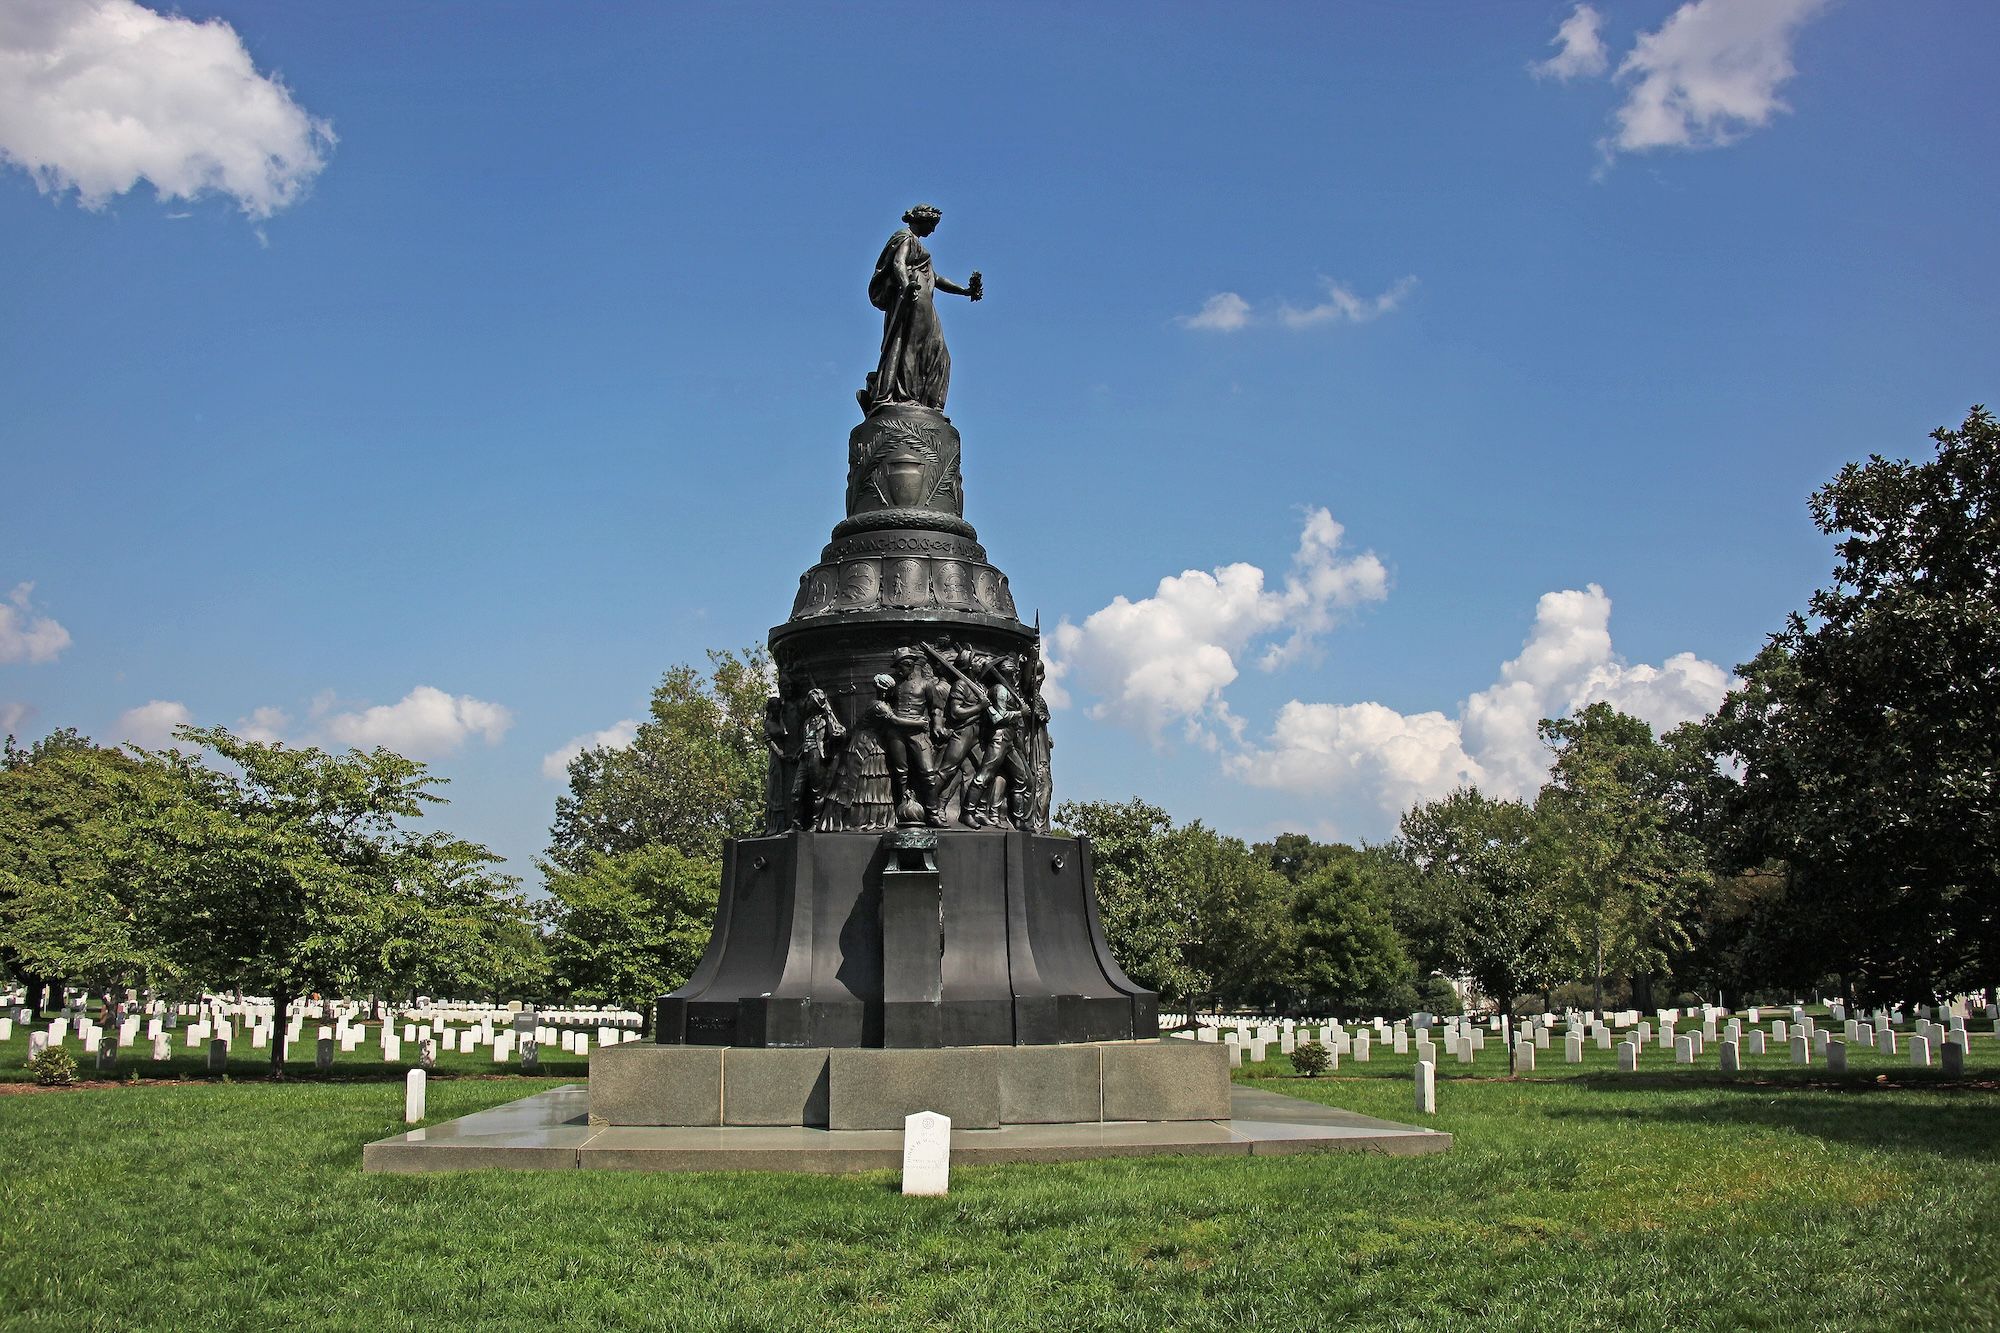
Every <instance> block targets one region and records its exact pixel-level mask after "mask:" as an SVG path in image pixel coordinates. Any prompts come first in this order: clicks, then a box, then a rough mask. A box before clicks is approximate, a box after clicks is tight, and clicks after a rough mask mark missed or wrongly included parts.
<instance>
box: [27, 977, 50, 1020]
mask: <svg viewBox="0 0 2000 1333" xmlns="http://www.w3.org/2000/svg"><path fill="white" fill-rule="evenodd" d="M48 990H49V983H48V982H47V981H46V980H44V979H43V978H41V977H31V978H30V979H29V981H28V1011H29V1012H30V1013H32V1014H33V1015H34V1016H35V1017H36V1018H40V1017H41V1016H42V1000H43V998H44V997H45V996H47V994H48Z"/></svg>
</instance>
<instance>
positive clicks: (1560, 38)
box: [1528, 5, 1611, 83]
mask: <svg viewBox="0 0 2000 1333" xmlns="http://www.w3.org/2000/svg"><path fill="white" fill-rule="evenodd" d="M1603 27H1604V16H1603V15H1602V14H1600V13H1598V12H1597V11H1596V10H1595V9H1593V8H1591V7H1590V6H1589V5H1578V6H1577V7H1576V8H1575V9H1572V10H1571V11H1570V14H1569V17H1568V18H1566V19H1564V20H1563V21H1562V26H1561V27H1559V28H1557V29H1556V35H1555V36H1554V37H1551V38H1550V39H1549V45H1551V46H1553V47H1556V48H1557V50H1556V53H1555V54H1554V55H1552V56H1550V57H1549V58H1548V59H1547V60H1539V61H1536V62H1534V63H1532V64H1530V65H1529V66H1528V69H1529V70H1530V71H1531V72H1532V73H1533V74H1534V76H1535V77H1536V78H1538V79H1556V80H1559V81H1561V82H1565V83H1566V82H1568V81H1569V80H1571V79H1575V78H1595V77H1597V76H1598V75H1600V74H1602V73H1604V71H1605V70H1607V69H1609V68H1611V53H1610V52H1609V51H1608V50H1606V49H1605V46H1604V38H1603V36H1602V35H1601V30H1602V29H1603Z"/></svg>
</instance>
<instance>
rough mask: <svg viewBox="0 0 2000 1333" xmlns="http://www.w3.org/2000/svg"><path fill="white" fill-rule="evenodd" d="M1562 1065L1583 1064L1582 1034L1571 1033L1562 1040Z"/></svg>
mask: <svg viewBox="0 0 2000 1333" xmlns="http://www.w3.org/2000/svg"><path fill="white" fill-rule="evenodd" d="M1563 1063H1564V1064H1569V1065H1580V1064H1582V1063H1583V1034H1582V1033H1581V1032H1572V1033H1570V1034H1569V1035H1568V1036H1567V1037H1564V1038H1563Z"/></svg>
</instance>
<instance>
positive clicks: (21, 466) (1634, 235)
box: [0, 0, 2000, 877]
mask: <svg viewBox="0 0 2000 1333" xmlns="http://www.w3.org/2000/svg"><path fill="white" fill-rule="evenodd" d="M1996 36H2000V10H1996V9H1995V8H1994V7H1992V6H1987V5H1967V4H1929V3H1899V4H1893V5H1892V4H1870V3H1862V2H1861V0H1830V2H1828V3H1811V0H1697V2H1696V3H1689V4H1685V5H1683V4H1679V3H1676V2H1675V0H1660V2H1658V3H1654V2H1651V0H1646V2H1635V3H1629V4H1626V3H1615V4H1614V3H1600V4H1599V5H1597V6H1596V7H1595V8H1590V7H1583V8H1582V10H1581V12H1579V7H1577V6H1575V5H1573V4H1568V3H1564V4H1555V5H1542V4H1535V3H1526V4H1508V5H1471V4H1441V3H1440V4H1428V3H1423V4H1420V3H1411V4H1399V5H1388V4H1380V5H1366V6H1362V5H1333V4H1328V5H1320V6H1278V5H1269V6H1241V5H1237V6H1213V5H1162V6H1153V7H1145V8H1141V7H1136V6H1089V7H1085V6H1058V5H1039V4H1008V5H1004V6H1001V5H977V6H938V5H930V6H916V5H891V4H873V5H866V6H860V5H840V6H831V5H829V6H804V5H774V6H762V7H751V6H741V7H727V8H725V7H720V6H716V7H692V6H680V5H664V4H660V5H654V4H646V5H626V6H619V5H606V6H593V7H588V8H585V9H581V10H579V9H576V8H574V7H569V6H555V5H527V4H482V5H479V6H470V5H434V6H406V5H374V4H356V3H341V4H337V5H335V4H316V3H297V4H286V5H264V4H259V5H250V4H235V3H223V4H213V3H192V4H189V5H187V6H186V7H185V8H183V9H182V10H180V11H177V12H174V13H172V14H170V15H165V16H163V15H158V14H154V13H153V12H152V11H147V10H142V9H140V8H139V7H138V6H137V5H136V4H134V3H132V0H28V3H26V4H25V5H20V6H9V11H8V13H7V14H6V15H4V16H0V154H4V157H5V161H6V165H4V166H0V251H4V254H5V256H6V259H5V263H6V265H7V270H8V272H7V278H8V288H9V293H8V295H9V299H8V302H7V306H6V312H7V313H6V316H5V318H4V319H0V388H4V392H5V398H6V404H7V411H6V412H5V414H4V416H0V464H4V470H3V471H0V478H4V486H5V493H6V495H7V497H8V500H9V501H10V503H8V505H7V506H6V515H7V521H6V522H5V524H4V526H0V597H4V601H0V722H8V723H9V724H10V725H11V729H12V730H14V731H15V732H17V733H18V734H20V735H21V736H22V737H23V738H28V737H33V736H37V735H40V734H42V733H44V732H45V731H47V730H48V729H50V728H53V727H56V726H62V725H73V726H77V727H80V728H81V729H83V730H84V731H86V732H88V733H90V734H92V735H94V736H96V737H98V738H99V739H102V740H107V741H109V740H118V739H126V738H130V739H134V740H141V741H148V742H151V741H156V740H157V739H158V738H159V729H160V728H161V726H162V725H164V724H166V723H168V722H171V721H172V720H174V719H175V718H180V717H185V718H189V719H192V720H195V721H199V722H202V723H223V724H229V725H239V724H240V725H243V726H246V727H248V728H250V729H252V730H254V731H256V732H258V733H259V734H272V735H278V736H283V737H284V738H286V739H288V740H292V741H297V742H309V743H320V744H341V743H347V742H371V741H378V740H379V741H385V742H388V743H395V744H399V745H401V746H403V747H404V748H407V749H409V750H411V751H413V752H415V753H418V754H420V755H421V756H423V757H425V758H427V759H429V760H431V761H432V762H434V763H435V765H436V767H437V768H438V770H439V771H440V772H442V773H444V774H446V775H447V776H449V777H450V778H451V779H452V785H451V787H450V788H449V790H448V794H449V795H450V796H451V797H452V799H453V804H452V806H451V807H450V808H449V809H448V810H446V811H445V812H444V814H443V815H442V819H443V821H444V822H445V823H446V824H447V825H448V826H450V827H453V828H455V829H457V830H460V831H462V832H464V833H466V834H468V835H469V836H472V837H476V838H479V839H481V840H484V841H486V842H488V843H489V844H491V845H492V846H494V847H495V848H496V849H497V850H500V851H502V852H504V853H506V854H507V855H508V856H509V857H510V858H511V862H512V865H513V868H515V869H516V870H518V871H520V872H521V873H524V874H529V875H530V876H531V877H532V867H531V864H530V862H531V859H532V857H533V855H534V854H535V853H536V852H537V851H538V850H539V848H540V847H541V845H542V844H543V842H544V840H545V836H546V830H547V826H548V823H549V819H550V816H551V813H552V809H553V802H554V799H555V797H556V795H557V794H558V792H559V790H560V784H559V783H558V782H555V781H552V780H550V779H549V778H548V777H547V776H545V773H544V767H545V759H546V757H547V756H549V755H550V754H552V753H556V752H558V751H560V750H561V749H562V747H564V746H565V745H566V744H569V743H571V742H573V741H574V740H575V739H576V738H578V737H583V736H588V735H592V734H597V733H604V732H608V733H610V734H612V735H614V736H615V735H616V734H617V733H616V728H617V724H619V723H620V722H621V721H622V720H624V719H629V718H632V717H635V716H640V715H642V714H643V709H644V704H645V700H646V698H647V696H648V694H649V692H650V689H651V687H652V685H653V684H654V683H655V682H656V681H657V679H658V677H659V675H660V673H661V672H662V670H664V669H665V668H666V667H667V666H669V665H670V664H672V663H675V662H680V661H689V660H700V657H701V654H702V652H703V650H705V649H707V648H709V647H727V646H741V645H746V644H750V643H754V642H759V641H761V640H762V639H763V637H764V635H765V633H766V631H767V630H768V629H769V627H770V626H771V625H772V624H774V623H776V622H777V621H778V620H779V619H781V618H782V617H783V615H784V614H785V613H786V611H787V610H788V609H789V605H790V598H791V595H792V592H793V590H794V588H795V586H796V581H797V577H798V574H799V572H800V571H801V570H802V569H804V568H805V567H806V566H807V565H809V564H810V563H811V562H812V561H813V560H814V559H815V557H816V554H817V552H818V550H819V548H820V546H821V544H822V543H823V542H824V541H825V539H826V536H827V532H828V529H829V528H830V527H831V525H832V524H833V522H834V521H835V520H837V519H838V518H839V517H840V510H839V506H840V497H841V486H842V478H843V472H844V466H845V436H846V432H847V430H848V429H849V427H850V426H851V425H852V424H853V422H854V419H855V408H854V401H853V391H854V389H855V387H856V386H857V385H858V384H859V382H860V377H861V375H862V374H863V372H864V371H865V370H866V369H868V368H869V367H870V366H871V365H872V362H873V359H874V355H875V341H876V339H877V337H878V334H879V328H878V325H877V320H878V318H879V317H878V316H877V315H876V313H875V312H874V311H872V310H871V309H870V308H869V307H868V304H867V300H866V295H865V288H866V281H867V276H868V272H869V269H870V267H871V265H872V263H873V260H874V256H875V253H876V251H877V250H878V249H879V248H880V246H881V244H882V242H883V241H884V239H886V237H887V236H888V234H889V233H890V232H891V231H892V230H894V228H895V227H896V225H897V221H896V219H897V216H898V215H899V214H900V213H901V212H902V210H903V209H904V208H906V207H908V206H909V205H910V204H911V203H914V202H917V201H919V200H930V201H934V202H936V203H937V204H939V205H940V206H941V207H942V208H943V209H944V213H945V217H944V222H943V225H942V226H941V228H940V229H939V231H938V233H937V235H936V237H935V238H934V239H933V242H932V246H931V248H932V251H933V253H934V254H935V255H936V257H937V262H938V266H939V268H940V270H941V271H943V272H944V273H946V274H948V275H950V276H953V277H957V278H961V279H962V278H963V277H964V276H965V275H966V273H967V272H968V271H970V270H971V269H974V268H977V269H980V270H982V271H983V273H984V275H985V279H986V289H987V299H986V300H985V301H984V302H982V303H980V304H979V305H977V306H970V305H967V304H965V303H963V302H953V303H951V304H950V305H948V306H947V307H945V308H944V310H943V317H944V320H945V327H946V332H947V336H948V337H949V339H950V342H951V346H952V351H953V357H954V361H955V365H956V373H955V378H954V382H953V392H952V398H951V403H950V409H949V410H950V412H951V414H952V417H953V420H954V421H955V423H956V424H957V425H958V426H959V428H960V430H961V432H962V434H963V436H964V440H965V449H966V455H965V457H966V463H965V467H966V486H967V516H968V517H969V518H970V519H971V520H972V521H973V522H974V523H975V524H977V525H978V527H979V529H980V532H981V536H982V539H983V540H984V541H985V543H986V545H987V547H988V549H989V550H990V552H991V553H992V555H993V557H994V558H995V560H996V562H997V563H998V564H1000V566H1001V567H1002V568H1004V569H1005V570H1006V571H1007V572H1008V574H1009V576H1010V578H1011V580H1012V584H1013V588H1014V590H1015V593H1016V596H1017V599H1018V600H1019V601H1020V603H1021V606H1022V609H1023V612H1024V614H1031V613H1032V612H1033V611H1034V610H1035V609H1036V608H1039V611H1040V615H1041V619H1042V623H1043V625H1044V627H1045V628H1046V629H1048V630H1049V631H1050V641H1051V651H1052V654H1053V655H1054V657H1055V661H1056V669H1057V671H1058V672H1059V680H1060V684H1061V688H1062V690H1063V691H1064V693H1065V694H1066V695H1067V698H1068V701H1069V702H1068V706H1067V707H1066V708H1065V709H1063V710H1062V712H1061V714H1060V716H1059V719H1058V722H1057V730H1056V733H1055V735H1056V742H1057V748H1056V752H1055V757H1056V774H1057V783H1058V790H1057V795H1058V798H1059V799H1060V798H1072V797H1073V798H1099V797H1102V798H1114V799H1116V798H1123V797H1126V796H1129V795H1134V794H1138V795H1143V796H1146V797H1147V798H1149V799H1152V800H1155V801H1157V802H1159V803H1161V804H1163V805H1165V806H1166V807H1167V808H1168V809H1169V810H1170V811H1172V812H1173V813H1174V814H1175V815H1176V816H1177V817H1179V818H1183V819H1190V818H1195V817H1200V818H1203V819H1206V820H1208V821H1209V822H1210V823H1212V824H1215V825H1217V826H1220V827H1222V828H1223V829H1225V830H1227V831H1230V832H1234V833H1239V834H1242V835H1244V836H1248V837H1260V836H1266V835H1268V834H1270V833H1272V832H1275V831H1277V830H1280V829H1286V828H1296V829H1304V830H1309V831H1313V832H1317V833H1320V834H1323V835H1328V836H1346V837H1350V838H1359V837H1367V838H1380V837H1383V836H1386V835H1387V834H1388V833H1389V832H1390V831H1391V830H1392V829H1393V825H1394V815H1395V811H1396V810H1398V809H1400V808H1401V806H1402V805H1403V804H1404V803H1406V802H1407V801H1408V800H1410V799H1416V798H1419V797H1422V796H1425V795H1433V794H1441V793H1442V791H1444V790H1448V789H1449V787H1450V786H1451V785H1452V784H1453V783H1455V782H1458V781H1468V780H1469V781H1478V782H1480V783H1481V784H1482V785H1483V786H1487V787H1489V788H1491V789H1494V790H1499V791H1505V792H1509V793H1517V792H1522V791H1531V790H1532V787H1533V783H1534V780H1535V778H1536V775H1537V772H1538V768H1537V765H1538V762H1539V757H1538V754H1537V752H1536V749H1535V746H1534V742H1533V722H1534V719H1535V717H1537V716H1540V715H1542V713H1544V712H1561V711H1566V709H1567V708H1568V707H1571V706H1573V705H1574V704H1576V703H1578V702H1583V701H1587V700H1588V699H1591V698H1600V697H1601V698H1609V699H1612V700H1613V701H1614V702H1617V703H1619V704H1620V705H1621V706H1624V707H1628V708H1631V709H1633V710H1635V711H1639V712H1641V713H1642V714H1643V715H1646V716H1648V717H1649V719H1650V720H1652V721H1654V722H1656V723H1657V724H1660V725H1666V724H1669V723H1671V722H1673V721H1677V720H1680V718H1682V717H1684V716H1692V715H1695V714H1697V713H1699V712H1700V711H1702V709H1704V708H1705V707H1707V706H1708V705H1709V704H1711V703H1712V702H1713V700H1714V698H1715V697H1717V696H1719V693H1720V691H1721V689H1722V688H1723V687H1724V685H1725V684H1726V680H1727V672H1728V670H1729V668H1731V667H1732V666H1734V665H1735V664H1736V663H1738V662H1741V661H1743V660H1745V659H1747V658H1748V657H1749V656H1750V655H1751V654H1752V653H1754V652H1755V650H1756V649H1757V647H1758V645H1759V644H1760V643H1761V641H1762V638H1763V636H1764V635H1765V634H1766V633H1768V632H1769V631H1770V630H1772V629H1773V628H1775V627H1776V626H1777V625H1778V623H1779V621H1780V620H1781V618H1782V617H1783V615H1784V614H1785V613H1786V612H1787V611H1789V610H1792V609H1794V608H1796V607H1798V606H1800V605H1802V603H1803V601H1804V598H1805V596H1806V594H1807V593H1808V592H1809V591H1810V590H1811V589H1812V588H1813V587H1814V586H1816V585H1817V584H1819V583H1820V582H1822V581H1823V580H1824V577H1825V574H1826V571H1827V570H1828V568H1829V567H1830V564H1831V553H1830V550H1829V546H1828V543H1827V542H1826V541H1825V540H1824V539H1822V538H1821V537H1819V536H1818V535H1817V534H1816V533H1815V532H1814V531H1813V529H1812V528H1811V525H1810V523H1809V521H1808V519H1807V515H1806V509H1805V497H1806V494H1807V492H1808V491H1809V490H1810V489H1811V488H1812V487H1813V486H1815V485H1817V484H1819V483H1820V482H1822V481H1824V480H1825V479H1826V478H1827V477H1829V476H1830V475H1831V474H1832V473H1833V471H1834V470H1835V469H1836V468H1838V466H1839V465H1840V464H1841V463H1843V462H1845V461H1848V460H1850V459H1856V458H1860V457H1863V456H1865V455H1867V454H1868V453H1870V452H1871V451H1872V452H1883V453H1890V454H1908V453H1912V452H1917V451H1921V450H1923V449H1925V448H1926V447H1927V442H1926V440H1925V438H1924V437H1925V436H1926V434H1927V433H1928V432H1929V431H1930V430H1931V429H1932V428H1933V427H1935V426H1938V425H1942V424H1956V423H1957V422H1958V421H1959V420H1960V419H1961V418H1962V417H1963V415H1964V413H1965V410H1966V409H1967V408H1968V407H1969V406H1970V405H1971V404H1972V403H1974V402H1979V401H1988V402H1991V401H1994V400H1995V399H1996V397H2000V393H1996V390H1995V386H1994V379H1993V376H1994V374H1995V368H1996V366H2000V319H1996V314H2000V311H1996V308H1995V307H1996V301H1995V294H1994V293H1995V288H1994V282H1993V276H1992V275H1993V274H1994V273H1995V272H1996V271H2000V264H1996V260H2000V254H1996V250H2000V242H1996V239H1995V235H1996V233H1995V229H1994V228H1993V226H1992V219H1993V217H1994V216H1996V214H2000V208H1997V207H1996V205H2000V188H1996V186H2000V152H1996V140H2000V133H1996V131H2000V99H1995V98H1994V97H1993V96H1992V94H1991V80H1990V60H1991V54H1992V51H1993V50H1994V38H1995V37H1996ZM1538 62H1554V63H1552V64H1546V65H1542V66H1541V67H1540V68H1536V66H1537V64H1538ZM108 126H109V127H115V128H112V129H107V127H108ZM1163 580H1165V581H1166V582H1165V583H1164V584H1163ZM21 585H32V586H31V587H28V588H25V589H24V588H23V587H22V586H21ZM10 589H11V590H12V591H11V593H10V592H9V590H10ZM1121 598H1122V599H1124V600H1123V602H1120V601H1119V599H1121ZM1065 624H1066V625H1067V628H1060V627H1062V626H1064V625H1065ZM260 710H262V711H260Z"/></svg>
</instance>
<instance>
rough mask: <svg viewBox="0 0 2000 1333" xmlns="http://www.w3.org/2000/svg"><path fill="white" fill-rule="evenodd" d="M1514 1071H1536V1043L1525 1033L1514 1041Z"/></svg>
mask: <svg viewBox="0 0 2000 1333" xmlns="http://www.w3.org/2000/svg"><path fill="white" fill-rule="evenodd" d="M1514 1072H1515V1073H1517V1074H1532V1073H1534V1072H1535V1043H1534V1042H1532V1041H1529V1040H1528V1039H1527V1037H1526V1036H1525V1035H1523V1036H1522V1038H1521V1040H1519V1041H1517V1042H1515V1043H1514Z"/></svg>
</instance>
